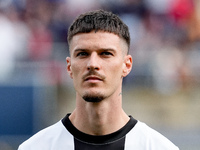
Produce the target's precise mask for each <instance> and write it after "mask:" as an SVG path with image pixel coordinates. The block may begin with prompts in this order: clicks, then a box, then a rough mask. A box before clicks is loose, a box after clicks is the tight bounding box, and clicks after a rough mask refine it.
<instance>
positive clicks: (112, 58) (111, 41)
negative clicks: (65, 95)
mask: <svg viewBox="0 0 200 150" xmlns="http://www.w3.org/2000/svg"><path fill="white" fill-rule="evenodd" d="M68 43H69V50H70V57H67V59H66V60H67V71H68V73H69V75H70V77H71V78H72V79H73V83H74V87H75V90H76V108H75V110H74V111H73V112H72V113H71V114H68V115H67V116H66V117H65V118H63V119H62V120H61V121H59V122H58V123H56V124H55V125H53V126H50V127H48V128H46V129H44V130H42V131H40V132H39V133H37V134H36V135H34V136H33V137H31V138H30V139H29V140H27V141H26V142H24V143H23V144H22V145H20V147H19V150H178V148H177V147H176V146H175V145H174V144H172V143H171V142H170V141H169V140H168V139H166V138H165V137H163V136H162V135H161V134H159V133H158V132H156V131H155V130H153V129H151V128H150V127H148V126H147V125H145V124H144V123H142V122H140V121H137V120H135V119H133V118H132V117H131V116H128V115H127V114H126V113H125V112H124V111H123V109H122V80H123V77H125V76H127V75H128V74H129V73H130V71H131V68H132V57H131V56H130V55H128V50H129V46H130V36H129V31H128V27H127V26H126V25H125V24H124V23H123V22H122V21H121V20H120V19H119V17H118V16H116V15H114V14H112V13H111V12H106V11H103V10H98V11H93V12H88V13H85V14H82V15H80V16H79V17H78V18H77V19H76V20H75V21H74V22H73V24H72V25H71V26H70V28H69V31H68Z"/></svg>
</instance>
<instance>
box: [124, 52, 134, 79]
mask: <svg viewBox="0 0 200 150" xmlns="http://www.w3.org/2000/svg"><path fill="white" fill-rule="evenodd" d="M132 63H133V62H132V56H131V55H126V56H125V57H124V65H123V73H122V77H126V76H127V75H128V74H129V73H130V72H131V70H132Z"/></svg>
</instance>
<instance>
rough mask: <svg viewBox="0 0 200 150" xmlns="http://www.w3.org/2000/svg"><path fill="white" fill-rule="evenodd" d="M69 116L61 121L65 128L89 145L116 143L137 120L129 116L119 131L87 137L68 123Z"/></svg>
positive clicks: (87, 135)
mask: <svg viewBox="0 0 200 150" xmlns="http://www.w3.org/2000/svg"><path fill="white" fill-rule="evenodd" d="M69 116H70V114H67V115H66V116H65V117H64V118H63V119H62V120H61V121H62V123H63V125H64V126H65V128H66V129H67V130H68V131H69V132H70V133H71V134H72V135H73V136H74V138H76V139H78V140H81V141H83V142H87V143H91V144H105V143H111V142H114V141H117V140H119V139H121V138H123V137H125V135H126V134H127V133H128V132H129V131H130V130H131V129H132V128H133V127H134V126H135V125H136V123H137V120H135V119H134V118H133V117H132V116H129V117H130V119H129V121H128V122H127V123H126V125H124V126H123V127H122V128H121V129H119V130H117V131H116V132H113V133H111V134H107V135H98V136H96V135H89V134H86V133H83V132H81V131H79V130H78V129H77V128H76V127H75V126H74V125H73V124H72V123H71V121H70V119H69Z"/></svg>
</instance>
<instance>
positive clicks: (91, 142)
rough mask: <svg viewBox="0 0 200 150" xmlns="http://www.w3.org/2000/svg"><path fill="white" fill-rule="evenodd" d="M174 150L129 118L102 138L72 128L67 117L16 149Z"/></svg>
mask: <svg viewBox="0 0 200 150" xmlns="http://www.w3.org/2000/svg"><path fill="white" fill-rule="evenodd" d="M102 149H103V150H178V147H176V146H175V145H174V144H173V143H172V142H170V141H169V140H168V139H167V138H165V137H164V136H163V135H161V134H160V133H158V132H157V131H155V130H153V129H152V128H150V127H148V126H147V125H146V124H144V123H142V122H140V121H137V120H135V119H133V118H132V117H131V116H130V120H129V122H128V123H127V124H126V125H125V126H124V127H122V128H121V129H120V130H118V131H116V132H114V133H112V134H108V135H102V136H94V135H88V134H85V133H83V132H81V131H79V130H78V129H76V128H75V127H74V126H73V125H72V123H71V122H70V120H69V115H67V116H66V117H65V118H64V119H62V120H61V121H59V122H57V123H56V124H54V125H52V126H50V127H48V128H46V129H43V130H41V131H40V132H38V133H37V134H35V135H34V136H32V137H31V138H30V139H28V140H27V141H25V142H24V143H22V144H21V145H20V146H19V149H18V150H102Z"/></svg>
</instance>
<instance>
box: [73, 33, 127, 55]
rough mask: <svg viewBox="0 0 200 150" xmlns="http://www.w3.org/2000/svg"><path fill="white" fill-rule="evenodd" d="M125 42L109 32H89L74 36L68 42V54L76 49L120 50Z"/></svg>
mask: <svg viewBox="0 0 200 150" xmlns="http://www.w3.org/2000/svg"><path fill="white" fill-rule="evenodd" d="M123 44H125V41H124V40H123V39H122V38H120V37H119V36H118V35H116V34H113V33H109V32H103V31H98V32H90V33H79V34H77V35H75V36H74V37H73V38H72V40H71V42H70V47H69V48H70V52H72V53H73V51H74V50H76V49H109V48H110V49H115V50H118V49H122V45H123Z"/></svg>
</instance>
